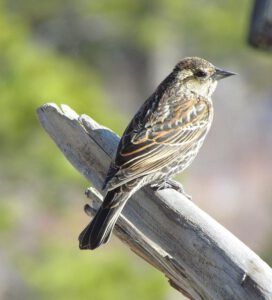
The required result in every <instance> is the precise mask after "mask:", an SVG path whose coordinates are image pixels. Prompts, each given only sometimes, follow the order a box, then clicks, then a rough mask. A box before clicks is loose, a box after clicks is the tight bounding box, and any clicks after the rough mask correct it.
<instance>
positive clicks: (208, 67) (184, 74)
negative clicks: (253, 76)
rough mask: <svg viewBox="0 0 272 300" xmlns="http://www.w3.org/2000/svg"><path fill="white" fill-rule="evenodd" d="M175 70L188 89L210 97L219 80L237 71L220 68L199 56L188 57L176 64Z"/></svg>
mask: <svg viewBox="0 0 272 300" xmlns="http://www.w3.org/2000/svg"><path fill="white" fill-rule="evenodd" d="M174 72H176V73H177V77H178V79H179V80H180V81H181V83H182V85H183V86H184V87H185V88H186V89H188V91H191V92H195V93H197V94H199V95H202V96H204V97H210V96H211V95H212V93H213V92H214V90H215V88H216V85H217V81H218V80H220V79H223V78H226V77H229V76H231V75H235V73H231V72H228V71H225V70H222V69H219V68H216V67H215V66H214V65H213V64H211V63H210V62H208V61H207V60H205V59H203V58H199V57H187V58H184V59H182V60H181V61H180V62H178V63H177V65H176V66H175V69H174Z"/></svg>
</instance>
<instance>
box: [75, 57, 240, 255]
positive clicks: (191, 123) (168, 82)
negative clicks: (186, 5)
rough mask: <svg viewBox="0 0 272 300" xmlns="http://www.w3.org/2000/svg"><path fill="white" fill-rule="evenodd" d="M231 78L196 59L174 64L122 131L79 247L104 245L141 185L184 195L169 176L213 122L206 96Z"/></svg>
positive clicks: (184, 164) (189, 157) (186, 161)
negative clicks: (102, 193)
mask: <svg viewBox="0 0 272 300" xmlns="http://www.w3.org/2000/svg"><path fill="white" fill-rule="evenodd" d="M231 75H235V73H232V72H229V71H225V70H223V69H220V68H217V67H215V66H214V65H213V64H212V63H210V62H208V61H207V60H205V59H203V58H199V57H186V58H184V59H181V60H180V61H179V62H178V63H177V64H176V65H175V67H174V69H173V70H172V72H171V73H170V74H169V75H168V76H167V77H166V78H165V79H164V80H163V81H162V82H161V83H160V84H159V86H158V87H157V88H156V90H155V91H154V92H153V94H151V96H150V97H149V98H148V99H147V100H146V101H145V102H144V103H143V104H142V106H141V107H140V109H139V110H138V111H137V113H136V114H135V116H134V117H133V118H132V120H131V122H130V123H129V125H128V126H127V128H126V130H125V131H124V133H123V135H122V137H121V139H120V142H119V145H118V147H117V151H116V155H115V158H114V159H113V161H112V162H111V165H110V168H109V171H108V173H107V176H106V179H105V183H104V186H103V190H105V191H106V196H105V198H104V200H103V203H102V205H101V206H100V208H99V209H98V212H97V213H96V215H95V217H94V218H93V220H92V221H91V222H90V223H89V225H88V226H87V227H86V228H85V229H84V230H83V231H82V232H81V234H80V235H79V248H80V249H90V250H94V249H96V248H98V247H99V246H101V245H102V244H105V243H107V242H108V241H109V239H110V236H111V233H112V231H113V228H114V225H115V223H116V221H117V219H118V217H119V215H120V213H121V211H122V209H123V207H124V206H125V204H126V202H127V201H128V199H129V198H130V197H131V196H132V195H133V194H134V193H135V192H136V191H137V190H139V189H140V188H142V187H143V186H146V185H149V186H151V188H152V189H153V190H155V191H157V190H162V189H166V188H173V189H175V190H177V191H179V192H181V193H183V194H185V192H184V189H183V187H182V185H181V184H179V183H177V182H176V181H173V180H171V178H172V177H173V176H174V175H176V174H177V173H179V172H182V171H184V170H185V169H186V168H187V167H188V166H189V165H190V164H191V163H192V161H193V160H194V158H195V157H196V155H197V153H198V151H199V149H200V148H201V146H202V144H203V141H204V139H205V137H206V135H207V133H208V131H209V129H210V127H211V124H212V120H213V114H214V112H213V103H212V99H211V96H212V94H213V92H214V91H215V89H216V86H217V82H218V81H219V80H220V79H223V78H226V77H229V76H231ZM185 195H186V194H185Z"/></svg>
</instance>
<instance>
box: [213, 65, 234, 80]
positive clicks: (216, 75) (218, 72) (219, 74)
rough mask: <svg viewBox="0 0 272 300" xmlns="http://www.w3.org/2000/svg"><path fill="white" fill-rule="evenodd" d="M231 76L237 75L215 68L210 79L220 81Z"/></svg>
mask: <svg viewBox="0 0 272 300" xmlns="http://www.w3.org/2000/svg"><path fill="white" fill-rule="evenodd" d="M232 75H237V74H236V73H232V72H229V71H225V70H222V69H219V68H216V69H215V73H214V74H213V75H212V78H213V79H214V80H220V79H223V78H226V77H229V76H232Z"/></svg>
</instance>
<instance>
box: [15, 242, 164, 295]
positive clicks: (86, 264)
mask: <svg viewBox="0 0 272 300" xmlns="http://www.w3.org/2000/svg"><path fill="white" fill-rule="evenodd" d="M20 264H21V265H22V266H21V268H22V269H23V272H25V276H26V278H27V282H28V284H29V285H30V286H31V288H32V293H33V294H32V296H33V297H34V296H35V295H39V299H71V300H74V299H95V300H103V299H118V300H127V299H128V298H129V299H131V300H138V299H142V300H152V299H154V300H155V299H156V300H160V299H164V294H165V291H166V286H167V283H166V282H164V283H163V282H162V278H161V276H160V275H159V273H154V272H153V270H151V269H150V268H149V267H148V266H147V265H142V264H141V265H140V266H138V265H136V264H135V263H131V259H130V258H129V257H128V256H127V255H126V254H125V253H124V251H119V252H118V253H117V252H115V251H114V252H108V253H106V255H105V253H101V252H99V253H96V254H95V255H93V254H90V252H88V251H87V252H79V251H78V250H77V249H73V245H66V247H65V248H63V245H61V246H60V245H57V244H56V241H55V242H54V245H52V244H51V245H50V246H43V247H42V248H41V252H40V253H39V256H38V257H36V258H35V259H34V260H33V259H27V260H25V261H23V262H21V263H20Z"/></svg>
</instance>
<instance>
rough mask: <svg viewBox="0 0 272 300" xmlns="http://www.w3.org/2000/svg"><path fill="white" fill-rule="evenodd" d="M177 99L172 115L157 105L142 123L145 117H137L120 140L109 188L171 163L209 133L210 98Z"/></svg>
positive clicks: (172, 108) (108, 184) (107, 182)
mask: <svg viewBox="0 0 272 300" xmlns="http://www.w3.org/2000/svg"><path fill="white" fill-rule="evenodd" d="M176 103H177V104H176V105H174V106H173V107H171V111H169V110H168V115H167V113H166V112H165V107H162V109H164V114H162V113H161V111H162V109H160V106H157V107H156V109H157V111H155V112H153V113H152V114H150V117H149V118H146V122H145V124H141V125H142V126H139V121H137V120H143V119H144V118H143V117H142V116H139V115H136V116H135V117H134V119H133V120H132V122H131V123H130V125H129V126H128V129H127V130H126V131H125V133H124V135H123V137H122V139H121V141H120V144H119V147H118V150H117V155H116V159H115V162H114V164H113V166H112V169H111V170H110V172H109V174H110V176H108V178H107V180H106V184H107V187H108V189H112V188H116V187H117V186H120V185H122V184H124V183H126V182H129V181H131V180H133V179H135V178H138V177H142V176H145V175H147V174H150V173H153V172H156V171H158V170H160V169H162V168H164V167H166V166H168V165H169V164H171V163H172V162H173V161H174V159H175V157H176V155H177V154H178V153H180V152H184V153H186V152H188V151H189V150H190V147H194V146H195V145H196V144H197V143H198V142H199V141H201V139H202V138H203V137H204V136H205V135H206V133H207V131H208V129H209V126H210V123H211V116H212V112H211V109H212V107H211V104H210V102H209V101H208V100H206V99H204V98H202V97H199V96H198V97H196V96H195V95H194V97H193V96H191V97H189V98H186V97H184V99H182V100H181V101H179V102H178V101H176ZM164 106H165V103H164ZM162 120H163V121H162ZM135 128H137V130H135ZM181 149H182V151H181ZM113 169H114V172H113V171H112V170H113Z"/></svg>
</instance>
